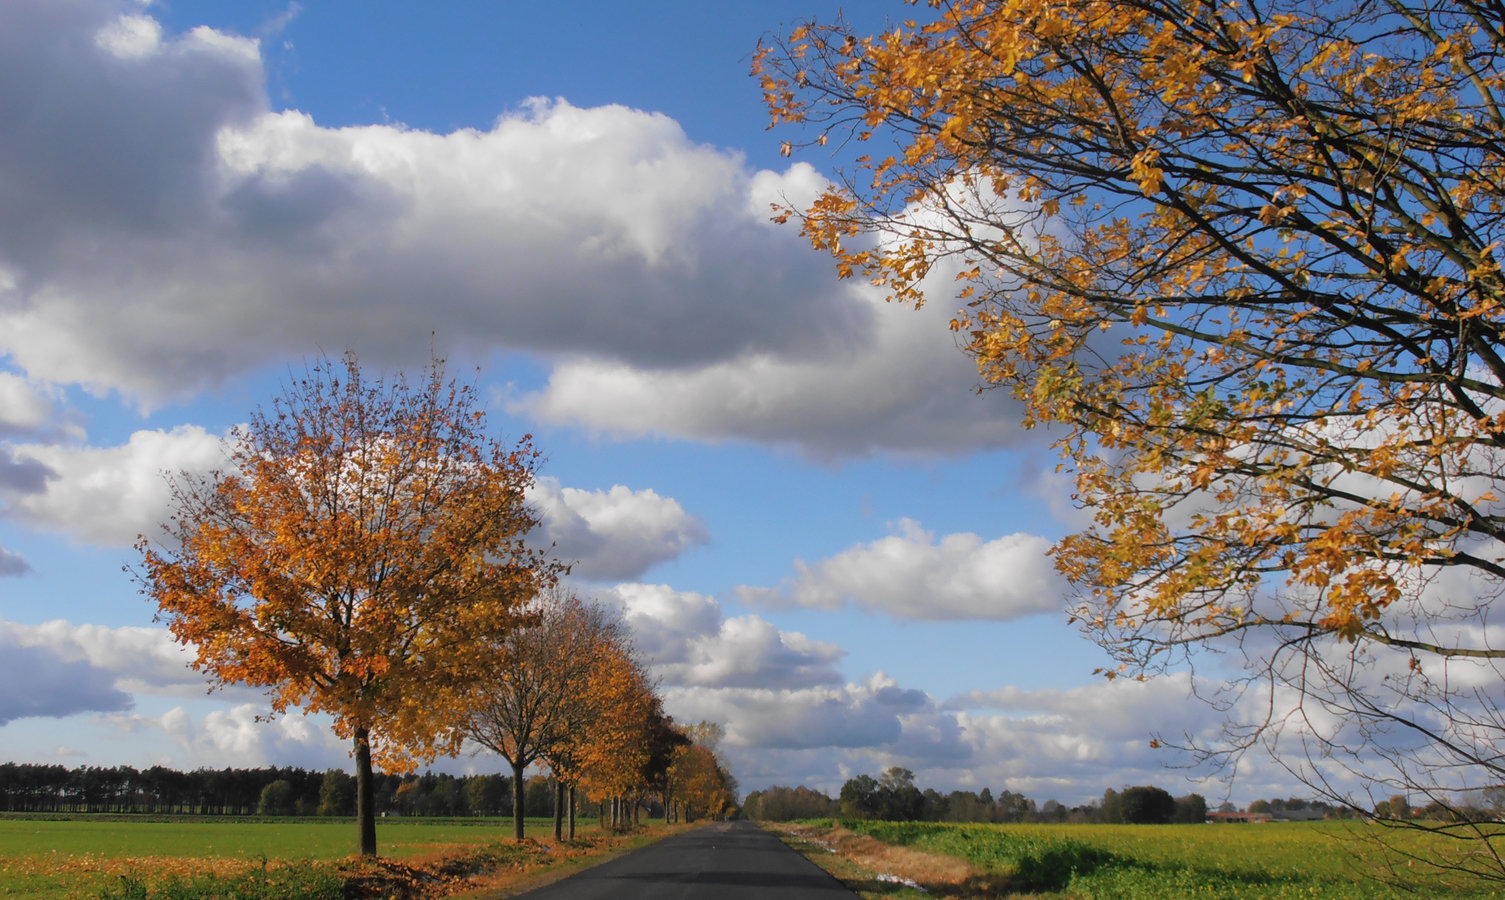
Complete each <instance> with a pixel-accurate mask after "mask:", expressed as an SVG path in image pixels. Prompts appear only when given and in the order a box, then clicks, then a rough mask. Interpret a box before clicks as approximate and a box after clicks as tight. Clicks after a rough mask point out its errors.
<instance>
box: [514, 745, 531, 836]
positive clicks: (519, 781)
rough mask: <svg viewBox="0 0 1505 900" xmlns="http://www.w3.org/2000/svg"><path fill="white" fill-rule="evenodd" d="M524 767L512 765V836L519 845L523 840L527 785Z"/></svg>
mask: <svg viewBox="0 0 1505 900" xmlns="http://www.w3.org/2000/svg"><path fill="white" fill-rule="evenodd" d="M523 768H524V767H523V765H522V764H520V763H513V764H512V836H513V837H514V838H516V839H517V841H518V843H522V840H523V799H524V796H523V795H524V794H526V793H527V792H528V791H527V785H525V784H523Z"/></svg>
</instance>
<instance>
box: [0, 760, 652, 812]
mask: <svg viewBox="0 0 1505 900" xmlns="http://www.w3.org/2000/svg"><path fill="white" fill-rule="evenodd" d="M374 787H375V788H376V790H375V794H376V806H377V809H378V811H379V813H380V814H382V815H401V816H466V815H477V816H499V815H504V814H506V813H507V812H509V811H510V810H511V808H512V779H510V778H508V777H507V776H505V775H460V776H456V775H446V774H439V773H434V772H428V773H425V774H423V775H417V774H410V775H387V774H377V775H375V784H374ZM553 802H554V789H553V784H552V782H551V780H550V779H548V778H545V777H541V776H537V777H533V778H529V779H526V781H525V783H524V805H525V809H526V811H527V814H528V815H530V816H547V815H551V814H552V813H553ZM0 810H3V811H6V812H30V813H36V812H46V813H147V814H158V815H214V816H248V815H288V816H352V815H354V814H355V777H354V776H353V775H350V774H349V773H347V772H343V771H341V770H339V769H330V770H328V771H326V772H319V771H310V770H308V769H301V768H294V767H269V768H260V769H196V770H194V771H192V772H179V771H177V770H174V769H169V768H165V767H163V766H152V767H151V768H149V769H136V768H133V767H131V766H113V767H109V768H105V767H100V766H81V767H79V768H75V769H70V768H68V767H66V766H60V765H38V764H32V763H4V764H0ZM656 811H657V810H650V815H651V814H653V813H654V812H656Z"/></svg>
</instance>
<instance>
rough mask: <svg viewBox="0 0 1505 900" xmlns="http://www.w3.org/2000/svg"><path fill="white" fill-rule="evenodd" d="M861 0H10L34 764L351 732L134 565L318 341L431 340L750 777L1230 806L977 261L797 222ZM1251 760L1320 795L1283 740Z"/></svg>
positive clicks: (2, 545) (295, 760) (8, 388)
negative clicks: (928, 266) (201, 626)
mask: <svg viewBox="0 0 1505 900" xmlns="http://www.w3.org/2000/svg"><path fill="white" fill-rule="evenodd" d="M839 8H840V7H839V5H838V4H835V3H830V2H820V0H780V2H758V3H728V4H705V3H691V2H651V3H640V4H622V3H606V2H600V3H577V4H572V5H571V6H570V7H569V12H568V14H567V15H566V14H563V13H560V12H558V11H556V9H553V8H547V7H545V6H543V5H539V4H523V3H504V2H465V3H461V2H456V3H446V4H421V5H420V4H406V3H403V4H399V3H378V2H369V0H368V2H354V0H346V2H320V3H309V4H307V7H306V8H304V7H300V6H299V5H297V4H288V3H286V2H226V0H214V2H208V0H195V2H190V0H159V2H155V3H151V4H143V3H141V2H139V0H12V2H10V3H7V4H5V5H4V7H0V110H5V118H6V120H7V121H8V122H9V123H11V124H10V125H8V127H7V128H6V129H5V131H4V133H3V134H0V198H3V199H0V685H4V687H0V757H4V758H8V759H14V760H25V761H32V762H59V763H63V764H65V765H114V764H130V765H137V766H149V765H152V764H156V763H163V764H167V765H175V766H178V767H180V768H193V767H196V766H201V765H209V766H223V765H237V766H249V765H263V764H289V765H304V766H310V767H316V768H323V767H326V766H340V765H348V760H347V758H346V753H345V748H344V747H343V746H342V745H341V744H340V743H339V742H337V741H336V740H335V739H334V738H333V737H332V736H331V735H330V734H329V733H328V730H327V728H325V727H324V725H325V723H323V722H322V721H321V720H319V719H317V718H311V717H303V716H300V715H296V714H295V715H293V716H289V717H284V718H282V719H280V720H277V721H275V722H272V723H270V724H264V723H258V722H257V721H256V717H257V715H258V714H260V713H262V712H264V711H265V704H264V702H263V701H262V699H261V698H260V697H259V695H257V694H256V693H254V692H250V691H246V690H244V689H237V688H231V689H227V690H224V691H220V692H218V693H215V694H212V695H206V694H205V691H204V684H203V682H202V680H201V679H200V678H199V677H198V676H196V675H194V674H193V673H192V672H191V671H188V670H187V669H185V668H183V665H182V656H181V654H180V652H179V651H178V650H177V649H176V648H175V647H174V646H173V645H172V644H171V642H170V641H169V640H168V639H167V636H166V634H165V632H164V631H163V630H162V629H160V628H158V627H157V626H155V625H154V624H153V622H152V609H151V608H150V607H149V606H148V605H147V604H146V603H145V602H144V601H143V600H142V598H141V597H139V596H138V594H137V590H136V587H135V585H134V584H133V583H132V582H131V580H130V578H129V576H128V575H127V574H125V573H123V572H122V566H128V565H130V564H131V562H132V559H133V556H132V551H131V550H130V545H131V543H132V541H133V539H134V537H135V535H136V534H138V533H141V532H149V531H150V530H151V529H152V528H153V525H154V523H156V522H159V521H160V520H161V518H162V516H163V515H164V514H165V513H164V510H165V506H164V501H165V494H164V491H163V489H162V481H161V476H160V472H161V471H162V470H163V469H175V468H187V469H196V468H205V467H208V466H212V465H213V463H214V460H215V459H216V458H217V457H216V454H217V453H218V444H217V442H218V439H219V437H220V436H222V435H223V434H224V432H225V430H226V429H227V428H229V427H230V426H232V425H234V424H235V423H236V422H239V421H242V420H243V419H244V418H245V416H246V414H247V412H248V411H249V410H250V409H252V408H253V407H254V406H256V405H257V404H259V403H263V402H267V401H269V400H270V399H271V397H273V396H274V395H275V394H276V392H277V390H278V385H279V383H280V381H281V379H283V378H284V377H285V376H286V374H287V373H288V372H289V371H290V368H292V367H301V365H302V363H303V361H304V360H306V359H308V358H309V357H311V356H313V355H317V354H319V353H321V352H323V353H330V354H336V355H337V354H339V353H341V352H343V351H345V350H347V349H349V350H353V351H355V352H356V353H357V354H359V355H360V357H361V358H362V359H363V360H364V361H365V362H366V363H367V364H368V366H371V367H388V368H395V367H411V368H417V367H419V366H421V365H422V363H423V362H424V361H425V360H426V359H427V356H428V353H429V348H430V344H431V337H430V336H431V335H432V336H433V337H432V342H433V343H434V344H435V345H436V346H437V347H438V349H439V351H440V352H441V353H442V354H444V355H446V356H447V357H448V358H449V360H450V364H451V368H452V370H453V371H456V372H462V373H463V372H468V371H470V370H472V369H473V368H476V367H478V368H479V371H480V376H479V377H480V383H481V385H482V387H483V389H484V390H485V392H486V395H487V397H488V398H489V408H490V412H491V415H492V420H493V423H494V425H495V426H496V427H497V429H498V430H499V432H500V433H502V434H504V435H511V436H520V435H522V434H524V433H531V434H533V435H534V436H535V441H536V443H537V445H538V447H539V448H540V449H541V450H543V451H544V453H545V454H546V456H547V461H546V463H545V465H544V467H543V471H542V474H543V476H544V478H543V480H542V481H541V482H540V485H539V489H538V491H537V492H536V493H535V497H534V500H535V503H536V504H537V505H538V507H539V508H540V510H541V511H542V512H543V514H544V519H545V523H546V525H545V531H546V536H547V537H548V538H549V539H552V540H554V541H555V542H556V544H557V546H558V549H559V552H560V553H561V555H563V556H565V557H566V558H568V559H570V560H573V561H576V562H577V565H576V568H575V576H576V581H577V584H578V586H579V587H580V588H581V589H582V590H584V591H587V592H589V593H592V594H595V595H596V596H598V597H600V598H601V599H602V600H603V602H608V603H612V604H616V605H618V606H619V607H620V608H621V609H622V610H623V612H624V614H625V615H626V616H627V618H628V621H629V622H630V623H631V624H633V626H634V627H635V628H636V630H637V633H638V638H639V642H640V645H641V649H642V651H643V653H644V655H645V657H647V658H648V659H649V660H650V662H651V663H652V665H653V668H654V673H655V675H656V676H657V677H658V678H659V680H660V684H661V687H662V690H663V692H664V694H665V696H666V698H667V702H668V706H669V711H670V712H671V713H672V714H674V715H675V716H676V717H678V718H680V719H683V720H689V721H694V720H698V719H702V718H707V719H714V720H717V721H720V722H722V723H723V724H724V725H725V726H726V727H727V731H728V738H727V742H726V747H725V749H726V752H727V755H728V758H729V761H730V762H731V763H732V765H733V768H734V771H735V773H736V774H737V775H738V777H739V778H740V779H741V781H742V784H743V786H744V788H746V789H753V788H760V787H765V786H767V785H769V784H774V783H781V784H797V783H805V784H810V785H812V786H815V787H819V788H823V789H825V790H827V791H832V792H834V791H835V790H837V789H839V787H840V785H841V783H842V781H843V780H844V779H845V778H847V777H850V776H852V775H856V774H860V773H863V772H868V773H874V774H876V773H878V772H880V771H882V769H884V768H886V767H888V766H890V765H904V766H907V767H909V768H911V769H913V770H915V771H916V772H917V773H918V781H919V783H920V784H922V785H926V786H934V787H938V788H942V789H950V788H953V787H968V788H974V789H976V788H981V787H984V786H987V787H991V788H992V789H993V790H995V791H997V790H1000V789H1004V788H1007V789H1010V790H1016V791H1022V792H1024V793H1026V794H1028V795H1030V796H1033V797H1035V798H1036V799H1037V800H1040V801H1042V802H1043V801H1044V800H1046V799H1048V798H1055V799H1059V800H1062V801H1065V802H1068V803H1071V802H1080V801H1083V800H1086V799H1088V798H1090V797H1095V796H1098V795H1100V794H1101V792H1102V790H1103V789H1104V788H1106V787H1122V786H1124V785H1129V784H1145V783H1154V784H1160V785H1163V786H1165V787H1167V788H1169V789H1170V790H1172V791H1173V792H1174V793H1178V794H1179V793H1183V792H1187V791H1190V790H1201V791H1202V792H1204V793H1206V794H1208V795H1209V796H1210V797H1214V798H1216V799H1221V797H1222V793H1221V791H1222V790H1223V788H1221V787H1220V786H1219V785H1217V784H1200V785H1199V784H1196V783H1193V782H1188V780H1187V778H1186V775H1185V773H1184V772H1182V771H1180V770H1171V769H1167V768H1166V765H1168V764H1175V763H1177V762H1178V761H1179V760H1177V759H1175V758H1174V757H1171V756H1169V755H1167V753H1166V752H1165V751H1156V750H1153V749H1151V748H1150V736H1151V732H1153V731H1162V732H1166V733H1169V734H1173V735H1180V734H1182V733H1193V734H1199V735H1203V736H1210V735H1212V734H1215V733H1216V729H1217V727H1218V724H1219V722H1220V718H1219V716H1218V715H1217V714H1216V713H1215V712H1213V711H1211V710H1208V709H1204V708H1203V707H1201V706H1199V705H1196V704H1189V703H1188V702H1187V697H1188V693H1189V685H1188V682H1187V680H1186V678H1185V677H1184V676H1172V677H1169V678H1166V679H1162V680H1158V681H1154V682H1149V683H1145V684H1136V683H1122V682H1120V683H1114V684H1109V683H1106V682H1103V681H1101V680H1100V679H1097V678H1095V677H1094V676H1093V675H1092V674H1091V672H1092V669H1093V668H1094V667H1096V666H1098V665H1101V664H1102V663H1103V662H1104V656H1103V654H1102V652H1101V651H1100V650H1098V649H1097V648H1096V647H1095V646H1094V645H1092V644H1091V643H1090V642H1088V641H1086V640H1085V639H1083V638H1082V637H1081V636H1079V635H1078V634H1077V632H1076V630H1075V629H1074V627H1073V626H1071V625H1070V624H1068V622H1067V615H1066V606H1067V594H1066V589H1065V586H1064V585H1063V584H1061V582H1060V581H1059V579H1058V578H1057V577H1056V576H1055V575H1054V574H1053V570H1052V567H1051V565H1050V562H1049V560H1048V559H1047V558H1046V556H1045V550H1046V548H1048V546H1049V544H1050V542H1052V541H1053V540H1055V539H1057V538H1059V537H1060V536H1062V535H1063V534H1065V533H1067V532H1068V531H1069V530H1070V529H1071V528H1072V527H1073V526H1074V525H1075V524H1078V523H1080V521H1081V518H1080V516H1081V514H1080V512H1078V511H1075V510H1073V509H1072V506H1071V503H1070V499H1069V493H1070V492H1069V485H1068V484H1067V482H1066V481H1064V480H1063V479H1062V478H1061V477H1060V476H1059V475H1057V474H1055V472H1054V457H1053V455H1052V453H1051V451H1050V449H1049V446H1048V436H1046V435H1041V434H1034V433H1027V432H1024V431H1023V430H1022V429H1021V428H1020V427H1019V425H1018V421H1017V415H1016V411H1015V409H1014V407H1013V406H1012V404H1011V402H1010V401H1009V400H1008V398H1007V397H1005V396H1003V395H1002V394H1001V393H999V392H986V393H984V394H982V395H981V396H979V395H978V394H976V393H975V392H974V391H973V390H972V388H973V386H974V384H975V381H976V378H975V374H974V372H973V370H972V368H971V366H970V364H969V362H968V361H967V360H966V359H965V357H964V356H962V354H961V353H960V352H959V351H957V350H956V348H955V347H954V345H953V343H952V337H951V335H950V334H949V332H948V331H947V329H946V321H947V319H948V318H949V314H950V312H951V311H953V308H954V300H953V298H952V297H951V296H950V294H949V293H948V291H949V289H950V284H951V282H950V281H949V279H947V278H945V277H944V275H945V273H941V274H940V275H938V276H937V277H936V279H935V281H934V283H933V284H932V285H931V286H930V287H931V288H932V292H931V295H930V300H931V302H930V303H929V304H928V305H927V306H926V308H925V309H923V310H920V311H915V310H912V309H907V308H898V307H890V306H887V305H885V304H884V303H883V302H882V300H881V297H880V296H878V295H877V294H876V293H875V292H873V291H872V290H870V289H868V288H867V287H866V286H864V285H860V284H850V283H843V282H838V281H837V280H836V279H835V278H834V276H833V274H832V269H831V266H830V264H829V262H828V261H827V260H826V259H823V258H821V257H820V256H818V255H816V254H815V253H814V252H812V251H810V250H809V249H808V248H807V247H806V246H805V245H804V244H803V243H802V241H801V240H800V239H799V237H798V235H797V233H796V232H795V229H794V228H792V227H788V226H778V225H775V224H773V223H771V222H769V221H768V215H767V209H768V203H769V202H770V201H773V200H777V199H780V198H792V199H796V200H797V199H799V198H808V197H810V196H812V195H813V193H814V192H815V191H816V190H818V189H819V187H820V185H822V184H823V183H824V182H825V180H826V179H827V178H829V177H831V175H832V174H833V172H834V171H835V167H836V166H838V165H839V162H840V161H839V160H838V159H834V158H832V157H830V156H808V157H805V158H800V157H799V156H796V157H795V158H794V159H785V158H782V157H781V156H780V155H779V152H778V148H779V143H780V141H782V140H784V139H786V137H788V136H787V135H783V134H781V133H779V132H777V131H774V132H769V131H767V130H766V129H765V125H766V123H767V114H766V111H765V110H764V109H763V107H762V106H761V101H760V98H759V92H758V88H757V85H756V83H755V82H754V81H753V79H751V78H750V77H748V68H749V64H750V61H751V56H752V53H753V50H754V48H755V46H756V43H757V40H758V38H759V36H760V35H762V34H764V33H765V32H770V31H778V30H780V29H781V28H782V27H786V26H788V25H789V24H791V23H794V22H797V21H799V20H801V19H805V18H809V17H815V18H819V19H830V18H832V17H833V16H834V15H836V13H837V11H838V10H839ZM911 12H912V10H910V8H909V7H905V6H902V5H898V4H893V5H880V4H876V3H875V4H864V5H863V6H862V7H861V8H860V12H858V13H857V14H851V13H849V16H848V18H849V19H850V20H851V21H853V22H855V23H856V24H858V25H860V26H861V27H864V28H868V29H870V30H871V29H877V28H881V27H882V25H883V23H884V21H885V16H887V15H889V14H894V15H898V16H903V15H908V14H910V13H911ZM18 123H19V124H18ZM442 765H443V766H444V767H447V768H450V769H453V770H456V771H466V770H468V771H499V770H501V768H502V766H501V764H500V761H498V760H495V759H492V758H488V757H484V756H476V757H463V758H461V759H458V760H452V761H447V762H444V763H442ZM1233 791H1234V796H1235V799H1245V800H1248V799H1254V798H1255V797H1256V796H1276V795H1280V796H1285V795H1287V794H1293V793H1295V792H1296V791H1297V789H1296V788H1295V787H1292V786H1291V785H1290V784H1289V783H1288V782H1287V781H1286V780H1285V776H1284V773H1283V772H1281V771H1280V770H1279V769H1278V768H1277V767H1274V766H1272V765H1271V764H1270V763H1268V762H1267V761H1263V760H1255V759H1251V760H1249V761H1248V762H1247V764H1246V767H1245V769H1244V770H1242V771H1241V773H1240V781H1239V782H1238V784H1237V785H1236V786H1235V787H1234V789H1233Z"/></svg>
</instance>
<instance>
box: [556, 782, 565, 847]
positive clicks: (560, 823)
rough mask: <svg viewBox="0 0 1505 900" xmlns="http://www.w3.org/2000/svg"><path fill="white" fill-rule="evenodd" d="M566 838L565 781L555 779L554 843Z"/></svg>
mask: <svg viewBox="0 0 1505 900" xmlns="http://www.w3.org/2000/svg"><path fill="white" fill-rule="evenodd" d="M562 840H564V782H562V781H560V780H559V779H558V778H555V779H554V843H556V844H557V843H559V842H560V841H562Z"/></svg>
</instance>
